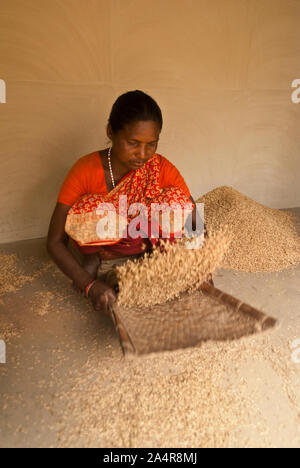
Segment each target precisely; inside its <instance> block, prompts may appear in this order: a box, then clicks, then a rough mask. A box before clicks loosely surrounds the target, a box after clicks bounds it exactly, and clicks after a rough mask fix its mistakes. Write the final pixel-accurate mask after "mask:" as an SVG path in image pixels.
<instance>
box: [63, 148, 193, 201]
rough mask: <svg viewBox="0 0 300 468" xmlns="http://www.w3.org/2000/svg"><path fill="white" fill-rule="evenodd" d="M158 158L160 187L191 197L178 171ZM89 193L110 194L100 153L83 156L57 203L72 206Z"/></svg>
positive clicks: (65, 183) (68, 178)
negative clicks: (174, 189)
mask: <svg viewBox="0 0 300 468" xmlns="http://www.w3.org/2000/svg"><path fill="white" fill-rule="evenodd" d="M158 156H159V158H160V176H159V183H160V187H161V188H164V187H170V186H171V187H178V188H181V189H182V190H183V191H184V192H185V193H186V195H187V196H188V197H190V196H191V193H190V191H189V189H188V187H187V185H186V183H185V181H184V179H183V177H182V175H181V174H180V172H179V171H178V169H177V168H176V167H175V166H174V165H173V164H172V163H171V162H170V161H168V159H166V158H165V157H164V156H161V155H158ZM87 193H97V194H100V193H101V194H107V193H108V191H107V186H106V183H105V177H104V170H103V166H102V162H101V158H100V155H99V152H98V151H96V152H93V153H90V154H87V155H86V156H83V157H82V158H80V159H78V160H77V161H76V163H75V164H74V165H73V166H72V167H71V169H70V170H69V172H68V174H67V176H66V178H65V180H64V182H63V184H62V186H61V189H60V192H59V194H58V199H57V201H58V202H60V203H64V204H65V205H69V206H72V205H73V204H74V203H75V202H76V201H77V200H78V198H80V197H81V196H82V195H85V194H87Z"/></svg>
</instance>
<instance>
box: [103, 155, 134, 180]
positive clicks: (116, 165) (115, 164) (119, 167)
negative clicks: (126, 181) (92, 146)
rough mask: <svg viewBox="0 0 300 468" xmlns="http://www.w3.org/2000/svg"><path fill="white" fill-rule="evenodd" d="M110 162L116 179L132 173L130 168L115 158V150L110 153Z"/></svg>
mask: <svg viewBox="0 0 300 468" xmlns="http://www.w3.org/2000/svg"><path fill="white" fill-rule="evenodd" d="M107 154H108V151H107ZM110 162H111V168H112V171H113V175H114V177H115V178H119V179H121V178H122V177H123V176H124V175H125V174H128V172H130V169H128V167H126V166H124V165H123V164H122V163H120V162H119V160H118V159H117V158H116V157H115V155H114V152H113V149H111V152H110Z"/></svg>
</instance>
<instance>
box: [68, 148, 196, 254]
mask: <svg viewBox="0 0 300 468" xmlns="http://www.w3.org/2000/svg"><path fill="white" fill-rule="evenodd" d="M159 170H160V165H159V160H158V157H157V155H154V156H153V157H152V158H151V159H149V161H147V163H146V164H144V166H142V167H141V168H140V169H138V170H136V171H134V170H132V171H130V172H129V173H128V174H126V175H125V176H124V177H123V179H122V180H121V181H120V182H119V183H118V185H117V186H116V187H115V188H114V189H113V190H111V191H110V192H109V193H108V194H107V195H103V194H86V195H83V196H82V197H81V198H80V199H79V200H77V201H76V203H74V205H73V206H72V207H71V209H70V211H69V213H68V216H67V220H66V225H65V231H66V233H67V234H68V235H69V236H70V238H71V239H73V240H74V241H75V245H76V247H77V248H78V249H79V250H80V251H81V252H82V253H93V252H97V251H99V252H101V253H102V254H105V255H104V258H105V257H106V258H110V257H116V256H117V257H122V256H128V255H134V254H138V253H141V252H143V251H144V250H145V247H146V248H147V245H148V247H150V246H151V245H153V244H155V243H157V242H158V240H159V238H162V237H168V238H169V239H170V240H171V241H172V240H174V239H175V238H176V237H180V236H181V233H182V229H183V226H184V217H183V216H182V218H181V220H182V221H181V223H180V226H178V223H177V224H176V223H173V224H172V223H171V225H169V229H168V232H167V233H166V232H165V231H164V230H163V227H162V217H161V215H160V216H159V211H160V212H166V211H168V210H170V209H171V219H174V216H176V212H177V213H179V211H177V210H180V212H181V213H182V212H183V209H184V208H186V209H190V210H191V209H192V208H193V204H192V203H191V202H190V200H189V198H188V197H187V195H186V194H185V193H184V192H183V191H182V190H181V189H179V188H178V187H165V188H160V186H159ZM125 195H126V197H127V200H126V201H125V197H124V196H125ZM120 196H123V198H122V197H121V198H120ZM121 200H122V201H121ZM99 204H101V210H100V209H99ZM134 204H142V205H143V206H142V205H134ZM110 216H115V219H116V222H108V220H109V219H111V218H110ZM177 219H179V218H177ZM134 220H135V221H134ZM175 224H176V226H175ZM99 225H100V226H101V227H102V231H101V233H102V235H99ZM105 225H107V228H106V232H105V235H103V232H104V231H105V227H104V226H105ZM174 226H175V227H174ZM132 227H135V228H136V231H139V232H140V235H139V236H138V237H136V235H135V236H132V235H131V231H132ZM153 233H154V235H153Z"/></svg>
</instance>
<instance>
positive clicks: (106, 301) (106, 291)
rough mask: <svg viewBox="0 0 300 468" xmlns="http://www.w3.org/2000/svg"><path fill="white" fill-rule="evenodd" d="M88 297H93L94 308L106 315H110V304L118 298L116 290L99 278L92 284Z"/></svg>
mask: <svg viewBox="0 0 300 468" xmlns="http://www.w3.org/2000/svg"><path fill="white" fill-rule="evenodd" d="M88 297H89V298H90V299H91V301H92V304H93V307H94V309H95V310H96V311H97V312H103V313H104V314H106V315H109V306H111V305H112V304H113V303H114V302H116V300H117V295H116V293H115V291H114V290H113V289H112V288H111V287H110V286H108V285H107V284H106V283H103V282H102V281H99V280H97V281H95V283H94V284H93V285H92V286H91V288H90V290H89V292H88Z"/></svg>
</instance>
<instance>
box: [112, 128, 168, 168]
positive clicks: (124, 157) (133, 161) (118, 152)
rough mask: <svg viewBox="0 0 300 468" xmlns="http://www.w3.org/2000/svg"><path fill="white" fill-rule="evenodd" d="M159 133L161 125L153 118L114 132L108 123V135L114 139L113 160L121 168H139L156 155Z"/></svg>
mask: <svg viewBox="0 0 300 468" xmlns="http://www.w3.org/2000/svg"><path fill="white" fill-rule="evenodd" d="M159 134H160V130H159V126H158V124H157V123H156V122H154V121H153V120H141V121H138V122H134V123H132V124H128V125H126V126H125V127H124V128H123V129H122V130H119V131H118V132H116V133H113V132H112V130H111V127H110V125H108V127H107V135H108V137H109V138H110V140H111V141H112V153H111V155H112V156H111V157H112V160H113V161H114V162H115V164H116V163H117V164H118V165H119V167H120V168H121V169H122V168H123V169H126V170H128V171H130V170H132V169H134V170H137V169H139V168H140V167H142V166H143V165H144V164H145V163H146V162H147V161H148V160H149V159H150V158H152V156H154V154H155V152H156V149H157V144H158V140H159Z"/></svg>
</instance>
